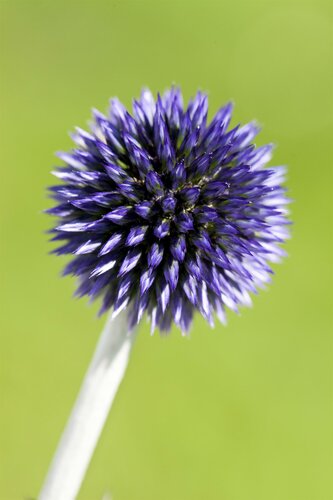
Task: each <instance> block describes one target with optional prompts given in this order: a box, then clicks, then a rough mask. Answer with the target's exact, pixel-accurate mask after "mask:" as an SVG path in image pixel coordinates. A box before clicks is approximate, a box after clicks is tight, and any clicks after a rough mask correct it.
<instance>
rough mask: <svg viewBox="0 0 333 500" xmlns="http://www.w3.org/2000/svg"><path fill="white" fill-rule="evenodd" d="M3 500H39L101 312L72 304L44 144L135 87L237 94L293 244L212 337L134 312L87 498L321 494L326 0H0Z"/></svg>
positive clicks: (253, 499) (328, 63)
mask: <svg viewBox="0 0 333 500" xmlns="http://www.w3.org/2000/svg"><path fill="white" fill-rule="evenodd" d="M0 16H1V131H0V142H1V197H0V203H1V210H0V217H1V267H2V269H1V292H0V293H1V318H0V320H1V348H0V349H1V350H0V352H1V354H0V356H1V363H0V373H1V382H0V391H1V412H0V440H1V441H0V444H1V448H0V499H1V500H16V499H17V500H19V499H28V498H31V497H36V496H37V494H38V491H39V489H40V486H41V484H42V481H43V478H44V475H45V473H46V470H47V468H48V465H49V462H50V459H51V457H52V455H53V452H54V450H55V447H56V444H57V441H58V439H59V437H60V434H61V430H62V428H63V426H64V424H65V422H66V420H67V417H68V415H69V412H70V409H71V407H72V404H73V402H74V399H75V396H76V394H77V391H78V388H79V386H80V382H81V380H82V377H83V374H84V372H85V370H86V367H87V364H88V362H89V360H90V358H91V355H92V352H93V349H94V346H95V343H96V341H97V339H98V336H99V333H100V330H101V328H102V325H103V322H104V319H99V320H96V310H97V308H96V306H93V307H87V304H86V301H85V300H81V301H76V300H73V299H72V298H71V296H72V292H73V290H74V282H73V281H72V279H70V278H68V279H60V278H59V274H60V270H61V268H62V267H63V265H64V261H63V260H62V259H59V258H56V257H54V256H48V255H47V252H48V251H49V250H50V248H51V247H50V245H49V244H48V243H47V237H46V236H45V234H43V231H44V230H46V229H47V228H48V227H50V225H51V222H52V221H51V220H50V219H48V218H47V217H46V216H44V215H43V214H42V213H41V212H42V209H43V208H45V207H47V206H49V205H50V202H49V200H47V199H46V195H45V188H46V186H47V185H50V184H51V183H52V182H53V179H52V177H51V175H50V170H51V168H52V167H53V165H54V164H55V163H56V159H55V157H54V155H53V153H54V152H55V151H56V150H59V149H67V148H70V147H71V141H70V139H69V137H68V134H67V132H68V131H71V130H72V129H73V128H74V126H75V125H79V126H81V127H85V126H86V123H87V120H89V118H90V108H91V107H93V106H94V107H97V108H99V109H101V110H102V111H104V110H105V109H106V107H107V103H108V99H109V97H110V96H114V95H117V96H118V97H119V98H120V99H121V100H123V101H124V102H125V103H126V104H127V105H130V103H131V98H132V97H133V96H137V95H138V94H139V93H140V90H141V88H142V87H143V86H146V85H147V86H149V87H150V88H151V89H152V90H153V91H154V92H156V91H158V90H164V89H165V88H166V87H168V86H169V85H170V84H171V83H173V82H175V83H177V84H179V85H181V87H182V89H183V92H184V95H185V97H186V99H188V98H189V97H190V96H191V95H193V94H194V92H195V91H196V90H197V89H198V88H201V89H203V90H206V91H208V93H209V97H210V111H211V113H212V112H214V111H216V110H217V108H218V107H219V106H220V105H221V104H223V103H224V102H225V101H227V100H228V99H233V100H234V101H235V103H236V111H235V119H234V123H236V122H238V121H241V122H246V121H248V120H250V119H252V118H256V119H257V120H258V121H259V122H260V123H261V124H262V125H263V126H264V128H263V131H262V133H261V134H260V136H259V139H258V144H262V143H265V142H270V141H273V142H275V143H276V144H277V146H278V147H277V149H276V151H275V159H274V163H275V164H288V165H289V176H288V188H289V190H290V194H291V196H292V198H294V200H295V202H294V204H293V205H292V219H293V222H294V226H293V229H292V232H293V238H292V239H291V241H290V242H289V243H288V245H287V250H288V253H289V257H288V258H287V259H286V261H285V262H284V263H283V265H281V266H276V267H275V270H276V276H275V278H274V281H273V284H272V286H271V287H270V289H269V291H268V292H262V293H261V294H260V295H259V296H258V297H255V299H254V308H253V309H249V310H243V311H242V313H241V316H236V315H233V314H229V322H228V326H227V327H223V326H220V325H218V326H217V327H216V328H215V330H210V328H209V327H208V326H207V325H206V324H205V323H204V321H203V320H202V319H200V318H199V317H196V319H195V324H194V328H193V330H192V334H191V338H190V339H184V338H182V337H181V336H180V334H179V333H178V331H176V330H175V331H173V332H172V334H171V336H170V337H168V338H166V339H165V338H163V339H162V338H160V337H159V336H158V335H155V336H154V337H150V335H149V331H148V326H147V325H146V324H144V325H142V327H141V330H140V334H139V338H138V341H137V343H136V346H135V349H134V351H133V357H132V360H131V363H130V366H129V370H128V373H127V376H126V378H125V381H124V383H123V385H122V387H121V390H120V393H119V395H118V396H117V400H116V402H115V405H114V407H113V410H112V413H111V415H110V418H109V420H108V422H107V426H106V429H105V431H104V433H103V436H102V439H101V441H100V444H99V445H98V448H97V451H96V454H95V456H94V458H93V461H92V464H91V467H90V469H89V472H88V474H87V477H86V480H85V483H84V485H83V488H82V491H81V493H80V495H79V499H80V500H81V499H82V500H94V499H98V500H100V499H101V498H102V496H103V494H104V493H105V492H106V491H108V492H111V493H112V499H113V500H132V499H133V500H150V499H151V500H156V499H158V500H171V499H173V500H206V499H207V500H330V499H332V498H333V478H332V468H333V452H332V448H333V447H332V445H333V426H332V422H333V405H332V402H333V401H332V400H333V398H332V396H333V393H332V387H333V369H332V357H333V356H332V355H333V346H332V337H333V336H332V333H333V332H332V263H331V259H332V238H331V237H332V233H331V231H332V213H331V214H330V213H329V212H330V209H331V206H332V182H333V169H332V159H331V158H332V142H331V141H332V128H331V126H332V115H333V112H332V101H333V100H332V88H333V81H332V7H331V3H330V1H328V0H327V1H326V0H312V1H306V0H304V1H302V2H298V1H296V0H287V1H283V0H282V1H281V0H279V1H267V2H265V1H263V0H261V1H260V0H249V1H246V0H244V1H239V0H238V1H233V2H231V1H229V2H224V1H217V0H216V1H213V0H206V1H203V0H201V1H200V2H198V1H182V2H180V1H178V2H177V1H173V0H168V1H157V0H155V1H153V0H152V1H148V0H144V1H134V0H133V1H128V0H123V1H121V0H114V1H112V0H111V1H110V0H109V1H107V0H105V1H101V0H95V1H93V0H91V1H82V2H79V1H70V0H66V1H64V0H61V1H60V0H57V1H18V0H8V1H4V0H2V1H1V4H0Z"/></svg>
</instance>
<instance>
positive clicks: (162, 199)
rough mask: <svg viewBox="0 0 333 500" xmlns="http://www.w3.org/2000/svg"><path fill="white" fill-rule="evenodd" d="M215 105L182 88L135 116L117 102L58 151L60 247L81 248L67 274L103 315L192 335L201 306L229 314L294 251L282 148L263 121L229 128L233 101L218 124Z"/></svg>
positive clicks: (139, 108)
mask: <svg viewBox="0 0 333 500" xmlns="http://www.w3.org/2000/svg"><path fill="white" fill-rule="evenodd" d="M207 110H208V101H207V96H206V95H205V94H203V93H201V92H198V93H197V95H196V96H195V98H194V99H193V100H191V101H190V102H189V104H188V106H187V107H184V106H183V99H182V94H181V92H180V90H179V89H177V88H171V90H169V91H167V92H165V94H164V95H163V96H162V97H161V96H160V95H158V96H157V100H155V99H154V98H153V96H152V94H151V92H150V91H149V90H144V91H143V92H142V94H141V97H140V99H139V100H135V101H134V102H133V112H132V114H130V113H129V112H128V111H127V110H126V108H125V107H124V106H123V105H122V104H121V103H120V102H119V101H118V100H117V99H112V100H111V103H110V110H109V113H108V115H107V116H104V115H103V114H101V113H100V112H98V111H94V112H93V115H94V120H93V123H92V125H91V131H90V132H89V133H87V132H85V131H83V130H81V129H77V131H76V133H74V134H73V136H72V137H73V140H74V141H75V143H76V147H75V149H73V150H72V151H71V152H69V153H59V157H60V158H61V159H62V160H63V161H64V162H65V164H66V166H64V167H59V168H56V170H55V171H54V175H56V176H57V177H58V178H60V179H61V181H62V184H61V185H57V186H54V187H51V188H50V190H51V195H52V197H53V198H54V199H55V200H56V202H57V205H56V206H55V207H54V208H51V209H50V210H48V212H49V213H51V214H53V215H55V216H57V217H58V218H59V219H60V221H59V223H58V225H57V226H56V227H55V228H54V229H53V230H52V232H54V233H56V234H55V236H54V237H53V238H52V239H53V240H57V241H58V240H59V241H60V240H61V241H62V243H61V246H60V248H57V249H56V250H55V251H54V252H55V253H57V254H72V255H74V257H73V258H72V260H71V261H70V262H69V264H68V265H67V266H66V268H65V271H64V274H73V275H75V276H77V277H78V279H79V285H78V288H77V291H76V294H77V295H78V296H83V295H88V296H89V297H91V298H92V299H95V298H97V297H98V296H101V297H102V306H101V312H105V311H107V310H109V309H113V315H116V314H118V313H119V312H120V311H121V310H123V309H125V308H127V310H128V317H129V326H130V328H132V327H133V326H134V325H135V324H136V323H138V322H139V321H140V319H141V318H142V316H143V315H144V313H147V315H148V317H149V318H150V319H151V324H152V330H154V329H155V327H158V328H159V329H160V330H161V331H168V330H169V329H170V326H171V324H172V322H174V323H175V324H176V325H177V326H178V327H179V328H180V329H181V331H182V332H183V333H186V332H188V330H189V328H190V325H191V321H192V317H193V313H194V311H195V310H198V311H199V312H200V313H201V314H202V315H203V316H204V317H205V318H206V319H207V320H208V322H209V323H210V324H213V316H214V314H215V313H216V314H217V316H218V317H219V319H220V320H221V321H222V322H224V321H225V309H226V308H230V309H233V310H234V311H237V309H238V306H239V305H250V304H251V299H250V295H249V292H256V289H257V288H258V287H262V286H263V285H265V284H266V283H267V282H268V281H269V280H270V274H271V269H270V267H269V265H268V262H276V261H278V260H279V259H280V257H281V256H282V255H283V254H284V252H283V250H282V249H281V248H280V246H279V244H280V243H281V242H283V241H284V240H285V238H286V237H287V236H288V232H287V229H286V224H287V223H288V221H287V219H286V214H287V210H286V204H287V203H288V200H287V198H286V196H285V189H284V188H283V187H282V186H281V183H282V182H283V180H284V167H269V168H268V167H266V163H267V162H268V161H269V160H270V158H271V151H272V145H266V146H262V147H259V148H256V147H255V145H254V144H253V143H252V141H253V139H254V137H255V136H256V135H257V133H258V132H259V129H258V127H257V125H256V124H255V123H249V124H247V125H245V126H242V127H239V126H237V127H235V128H232V129H229V123H230V119H231V114H232V105H231V104H227V105H226V106H224V107H222V108H221V109H220V110H219V111H218V112H217V113H216V115H215V116H214V118H213V119H212V120H211V122H210V123H207Z"/></svg>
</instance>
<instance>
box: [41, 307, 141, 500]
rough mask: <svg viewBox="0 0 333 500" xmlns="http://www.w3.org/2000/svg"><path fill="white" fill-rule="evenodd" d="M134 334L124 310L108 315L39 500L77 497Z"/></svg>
mask: <svg viewBox="0 0 333 500" xmlns="http://www.w3.org/2000/svg"><path fill="white" fill-rule="evenodd" d="M135 337H136V332H135V331H133V330H132V331H131V332H129V331H128V318H127V313H126V311H123V312H122V313H120V314H119V315H118V316H117V318H116V319H113V318H112V316H111V315H110V316H109V318H108V321H107V323H106V325H105V328H104V330H103V332H102V334H101V337H100V340H99V342H98V344H97V347H96V350H95V354H94V356H93V359H92V361H91V363H90V366H89V368H88V371H87V374H86V376H85V378H84V381H83V384H82V387H81V390H80V393H79V395H78V398H77V400H76V403H75V405H74V408H73V411H72V414H71V416H70V418H69V421H68V423H67V426H66V428H65V430H64V432H63V435H62V437H61V440H60V443H59V446H58V449H57V451H56V454H55V456H54V458H53V461H52V464H51V466H50V469H49V472H48V474H47V477H46V479H45V483H44V486H43V488H42V490H41V493H40V495H39V497H38V498H39V500H74V499H75V498H76V496H77V494H78V492H79V490H80V487H81V484H82V481H83V479H84V476H85V474H86V471H87V468H88V466H89V463H90V460H91V458H92V455H93V453H94V450H95V447H96V444H97V442H98V439H99V437H100V434H101V432H102V430H103V426H104V423H105V421H106V418H107V416H108V413H109V410H110V408H111V405H112V403H113V401H114V398H115V396H116V393H117V390H118V387H119V385H120V383H121V381H122V379H123V376H124V374H125V370H126V367H127V364H128V360H129V355H130V352H131V348H132V345H133V342H134V339H135Z"/></svg>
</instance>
